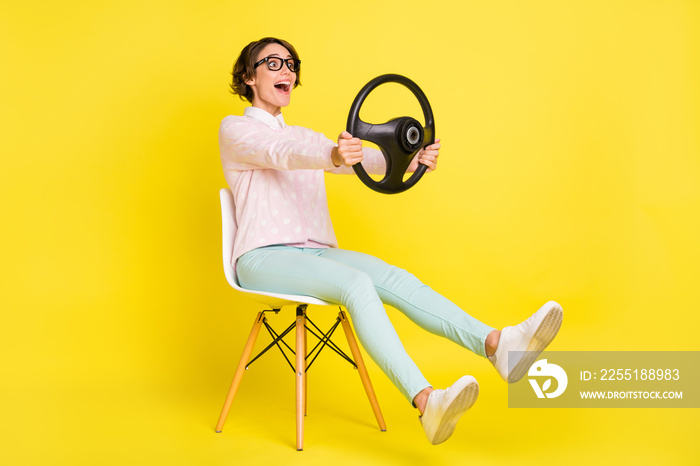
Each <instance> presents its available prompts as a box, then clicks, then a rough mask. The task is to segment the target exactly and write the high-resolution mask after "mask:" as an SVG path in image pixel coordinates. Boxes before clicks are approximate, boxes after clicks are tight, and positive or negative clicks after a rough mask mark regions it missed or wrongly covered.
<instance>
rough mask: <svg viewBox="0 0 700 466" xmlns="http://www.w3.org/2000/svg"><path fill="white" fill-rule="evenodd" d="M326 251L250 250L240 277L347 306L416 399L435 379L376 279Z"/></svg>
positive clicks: (375, 353)
mask: <svg viewBox="0 0 700 466" xmlns="http://www.w3.org/2000/svg"><path fill="white" fill-rule="evenodd" d="M323 251H325V250H323V249H313V250H308V249H300V248H293V247H288V246H275V247H267V248H260V249H256V250H253V251H250V252H248V253H246V254H244V255H243V256H241V257H240V258H239V259H238V262H237V265H236V271H237V274H238V280H239V282H240V284H241V286H242V287H244V288H247V289H251V290H260V291H270V292H277V293H289V294H301V295H308V296H316V297H318V298H321V299H324V300H327V301H331V302H335V303H338V304H342V305H343V306H345V308H346V309H347V310H348V313H349V314H350V316H351V318H352V322H353V324H354V326H355V331H356V333H357V336H358V338H359V340H360V343H361V344H362V346H363V347H364V348H365V350H366V351H367V353H368V354H369V356H370V357H371V358H372V360H374V362H375V363H376V364H377V365H378V366H379V367H380V368H381V369H382V371H384V373H385V374H386V375H387V376H388V377H389V379H390V380H391V381H392V382H393V383H394V385H395V386H396V387H397V388H398V389H399V391H401V393H402V394H403V395H404V396H405V397H406V398H407V399H408V400H409V402H411V403H412V402H413V398H415V396H416V395H417V394H418V393H419V392H420V391H421V390H423V389H424V388H427V387H429V386H430V383H428V381H427V380H426V379H425V377H424V376H423V374H422V373H421V372H420V370H419V369H418V367H417V366H416V364H415V363H414V362H413V360H412V359H411V358H410V357H409V356H408V354H407V353H406V350H405V349H404V347H403V345H402V344H401V341H400V340H399V336H398V335H397V333H396V330H395V329H394V327H393V325H392V324H391V321H390V320H389V318H388V316H387V314H386V310H385V309H384V306H383V304H382V301H381V299H380V298H379V296H378V295H377V292H376V290H375V286H374V283H373V282H372V279H371V278H370V276H369V275H367V274H366V273H365V272H362V271H360V270H357V269H355V268H353V267H351V266H348V265H346V264H343V263H341V262H338V261H335V260H332V259H328V258H324V257H320V254H321V253H322V252H323Z"/></svg>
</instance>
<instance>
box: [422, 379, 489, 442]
mask: <svg viewBox="0 0 700 466" xmlns="http://www.w3.org/2000/svg"><path fill="white" fill-rule="evenodd" d="M478 396H479V384H478V383H477V381H476V379H475V378H474V377H472V376H471V375H465V376H464V377H462V378H461V379H459V380H458V381H456V382H455V383H454V384H453V385H452V386H451V387H449V388H446V389H445V390H434V391H433V392H432V393H431V394H430V396H429V397H428V402H427V403H426V405H425V411H423V415H422V416H419V417H418V419H419V420H420V422H421V424H422V425H423V430H424V431H425V435H426V436H427V437H428V441H429V442H430V443H432V444H433V445H437V444H439V443H442V442H444V441H445V440H447V439H448V438H450V436H451V435H452V432H454V430H455V427H456V426H457V421H459V418H460V417H462V415H463V414H464V413H466V412H467V410H468V409H469V408H471V407H472V405H474V403H475V402H476V398H477V397H478Z"/></svg>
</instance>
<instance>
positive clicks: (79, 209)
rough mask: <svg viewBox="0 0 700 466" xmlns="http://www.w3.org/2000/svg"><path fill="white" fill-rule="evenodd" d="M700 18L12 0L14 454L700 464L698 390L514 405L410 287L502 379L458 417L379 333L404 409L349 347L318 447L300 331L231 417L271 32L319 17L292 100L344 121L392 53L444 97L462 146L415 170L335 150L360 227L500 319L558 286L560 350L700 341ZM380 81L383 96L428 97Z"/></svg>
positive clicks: (5, 242)
mask: <svg viewBox="0 0 700 466" xmlns="http://www.w3.org/2000/svg"><path fill="white" fill-rule="evenodd" d="M699 31H700V2H697V1H695V0H687V1H680V0H674V1H671V0H668V1H664V0H656V1H652V0H630V1H622V0H604V1H559V0H551V1H537V0H533V1H527V2H525V1H492V2H476V1H466V2H456V1H445V0H433V1H430V2H416V1H398V0H392V1H387V2H378V1H366V0H357V1H354V2H349V3H338V4H336V3H334V2H328V1H320V0H319V1H302V2H279V1H274V2H273V1H256V2H239V1H230V0H229V1H198V2H185V1H172V0H171V1H145V2H144V1H135V0H134V1H127V0H125V1H113V0H105V1H99V2H80V1H75V0H69V1H64V2H57V1H43V2H41V1H40V2H34V3H32V2H14V3H13V4H11V5H10V4H6V5H3V7H2V11H1V13H0V60H1V63H2V72H0V96H1V101H2V104H1V108H2V119H1V120H0V154H1V156H2V164H1V165H0V195H1V199H2V223H3V226H2V229H0V257H2V276H1V277H0V306H1V310H2V322H1V323H0V332H1V334H0V349H1V353H0V354H2V379H1V381H2V382H1V383H0V409H1V411H0V419H1V420H0V444H1V445H0V463H2V464H8V465H15V464H106V465H112V464H114V465H121V464H161V463H162V464H166V463H167V464H222V465H223V464H271V463H272V462H276V463H277V464H301V463H303V464H328V463H329V462H332V463H331V464H445V465H447V464H511V463H514V462H517V463H519V464H537V465H540V464H547V463H550V462H553V461H557V462H567V463H571V464H576V463H582V464H585V463H597V464H615V463H618V462H619V463H629V464H697V463H698V462H699V461H700V458H699V454H698V448H697V441H696V436H697V435H696V433H695V431H696V428H697V411H696V410H693V409H685V410H672V409H669V410H652V409H648V410H642V409H602V410H588V411H586V410H546V409H540V410H534V409H531V410H527V409H523V410H516V409H508V408H507V405H506V398H507V397H506V394H507V391H506V386H505V384H504V383H502V382H501V381H500V379H499V378H498V376H497V375H496V373H495V371H494V370H493V369H492V368H491V366H490V365H489V364H488V362H486V361H485V360H482V359H480V358H478V357H476V356H474V355H472V354H470V353H469V352H467V351H465V350H462V349H460V348H459V347H457V346H455V345H453V344H451V343H449V342H446V341H443V340H441V339H439V338H437V337H434V336H432V335H429V334H427V333H425V332H424V331H422V330H420V329H417V328H416V327H415V326H413V325H412V324H411V323H410V322H408V321H407V320H406V319H405V318H404V317H403V316H401V315H400V314H399V313H398V312H397V311H395V310H390V311H389V312H390V316H391V317H392V319H393V320H394V322H395V325H396V327H397V329H398V331H399V334H400V335H401V336H402V339H403V341H404V344H405V346H406V347H407V349H408V351H409V353H410V354H411V355H412V356H414V358H415V360H416V362H417V363H418V365H419V366H420V367H421V368H422V369H423V371H424V373H425V375H426V376H427V377H428V379H429V380H431V381H432V382H433V383H434V384H435V385H436V386H437V387H444V386H446V385H449V384H450V383H452V381H454V380H455V379H456V378H457V377H459V376H461V375H463V374H465V373H470V374H472V375H475V376H476V377H477V379H478V380H479V381H480V384H481V397H480V399H479V401H478V403H477V404H476V405H475V407H474V408H473V409H472V410H471V411H470V412H469V413H468V415H467V416H466V417H465V418H464V419H463V420H462V422H461V423H460V425H459V427H458V429H457V431H456V432H455V435H454V437H453V438H452V439H451V440H450V441H449V442H448V443H446V444H444V445H442V446H440V447H432V446H430V445H429V444H428V443H427V442H426V441H425V439H424V437H423V433H422V430H421V429H420V426H419V424H418V421H417V420H416V415H417V413H416V411H415V410H413V409H411V408H409V407H408V405H407V403H406V402H405V400H404V399H403V398H402V397H401V396H400V395H399V393H398V391H397V390H396V389H395V388H394V387H393V386H391V384H390V383H389V382H388V380H387V379H386V377H384V376H383V374H381V373H380V372H379V371H378V369H377V367H376V366H375V365H374V364H373V363H371V362H370V363H369V368H370V374H371V376H372V378H373V382H374V385H375V388H376V390H377V393H378V396H379V400H380V404H381V406H382V409H383V411H384V415H385V417H386V420H387V424H388V427H389V430H388V432H386V433H380V432H378V430H377V429H376V426H375V425H374V420H373V417H372V414H371V411H370V409H369V404H368V403H367V401H366V399H365V397H364V394H363V392H362V390H361V386H360V382H359V378H358V377H357V376H356V374H355V372H354V371H353V370H352V369H351V368H350V366H346V365H345V364H344V363H342V364H341V362H340V361H335V360H334V359H333V358H332V357H331V356H330V354H328V355H326V356H325V357H324V356H322V357H321V358H320V359H319V361H318V362H317V363H316V366H315V367H314V368H313V369H312V371H311V373H310V376H309V377H310V383H311V387H310V399H309V416H308V418H307V433H306V450H305V451H304V452H303V453H297V452H296V451H295V450H294V446H293V445H294V444H293V442H294V420H293V419H294V401H293V400H294V390H293V376H292V373H291V371H289V370H288V368H286V363H284V361H283V360H281V358H280V359H279V360H278V359H277V358H273V357H272V356H271V357H269V358H267V359H263V360H261V361H260V362H259V363H256V364H257V366H253V368H251V370H250V371H248V372H246V376H245V377H244V380H243V384H242V386H241V389H240V391H239V394H238V398H237V400H236V402H235V404H234V410H233V412H232V414H231V416H230V417H229V420H228V424H227V426H226V428H225V430H224V433H223V434H218V435H217V434H214V433H213V426H214V423H215V421H216V418H217V416H218V413H219V409H220V407H221V404H222V402H223V398H224V395H225V392H226V390H227V389H228V384H229V382H230V379H231V376H232V374H233V370H234V367H235V363H236V362H237V359H238V356H239V354H240V351H241V349H242V347H243V343H244V341H245V338H246V336H247V334H248V332H249V329H250V327H251V325H252V322H253V317H254V313H255V311H256V307H255V306H254V304H253V303H252V302H251V301H249V300H248V299H247V298H245V297H242V296H239V295H237V294H236V293H235V292H233V291H232V290H231V289H230V288H229V287H228V285H227V284H226V282H225V280H224V277H223V273H222V267H221V256H220V214H219V204H218V189H219V188H221V187H223V186H225V184H224V179H223V175H222V173H221V167H220V162H219V155H218V145H217V130H218V124H219V121H220V120H221V118H222V117H224V116H225V115H228V114H240V113H241V112H242V111H243V108H244V107H245V104H244V103H243V102H241V101H240V100H238V99H237V98H235V97H233V96H231V95H230V94H228V93H227V85H228V80H229V72H230V68H231V64H232V63H233V61H234V59H235V58H236V56H237V54H238V52H239V51H240V50H241V49H242V48H243V46H245V45H246V44H247V43H248V42H249V41H251V40H255V39H258V38H261V37H263V36H266V35H276V36H279V37H282V38H284V39H287V40H289V41H290V42H292V43H293V44H294V45H295V47H297V49H298V51H299V53H300V54H301V59H302V61H303V66H302V69H303V74H302V81H303V85H302V86H301V87H299V88H297V89H296V90H295V91H294V93H293V97H292V105H291V107H289V109H287V110H285V118H286V119H287V122H288V123H290V124H300V125H304V126H308V127H311V128H313V129H315V130H317V131H322V132H324V133H325V134H326V135H328V136H329V137H331V138H335V137H336V136H337V134H338V133H339V132H340V131H341V130H342V129H343V128H344V126H345V120H346V118H347V111H348V109H349V106H350V104H351V102H352V99H353V98H354V96H355V94H356V93H357V91H359V89H360V88H361V87H362V85H364V84H365V83H366V82H367V81H369V80H370V79H371V78H373V77H375V76H377V75H379V74H383V73H388V72H393V73H400V74H404V75H407V76H409V77H410V78H412V79H413V80H415V81H416V82H417V83H418V84H419V85H420V86H421V87H422V88H423V90H424V91H425V93H426V94H427V95H428V98H429V99H430V102H431V104H432V106H433V110H434V112H435V118H436V127H437V132H438V136H439V137H441V138H442V139H443V149H442V151H441V155H440V165H439V169H438V171H436V172H435V173H432V174H429V175H428V176H426V177H425V178H424V179H423V180H422V181H421V182H420V183H419V184H418V185H417V186H416V187H415V188H414V189H412V190H411V191H409V192H407V193H404V194H401V195H397V196H385V195H380V194H377V193H374V192H373V191H370V190H369V189H367V188H365V187H364V186H363V185H362V184H361V183H360V182H359V181H358V180H357V179H356V177H354V176H348V177H339V176H335V177H333V176H329V177H328V179H327V184H328V193H329V199H330V203H331V209H332V211H333V212H334V221H335V227H336V231H337V232H338V237H339V240H340V242H341V244H342V245H343V246H344V247H346V248H351V249H359V250H362V251H365V252H369V253H372V254H376V255H379V256H380V257H383V258H384V259H386V260H387V261H390V262H393V263H395V264H397V265H400V266H403V267H406V268H408V269H409V270H411V271H413V272H414V273H416V274H417V275H418V276H419V277H420V278H422V279H423V280H424V281H426V282H427V283H429V284H430V285H431V286H433V287H434V288H435V289H437V290H438V291H440V292H442V293H444V294H445V295H447V296H448V297H450V298H451V299H452V300H453V301H455V302H457V303H458V304H460V305H461V306H463V307H464V308H465V309H466V310H468V311H469V312H471V313H472V314H473V315H475V316H476V317H478V318H480V319H482V320H484V321H485V322H487V323H489V324H491V325H493V326H496V327H502V326H504V325H512V324H514V323H517V322H519V321H521V320H522V319H524V318H526V317H527V316H529V315H530V313H531V312H533V311H534V310H536V309H537V308H538V307H539V306H540V305H541V304H542V303H543V302H545V301H547V300H549V299H555V300H557V301H559V302H560V303H561V304H562V305H563V307H564V309H565V322H564V326H563V328H562V330H561V332H560V334H559V336H558V338H557V340H556V341H555V343H554V344H553V345H552V347H551V348H552V349H555V350H659V351H668V350H700V343H698V338H697V329H698V325H699V324H700V318H699V317H698V315H699V314H700V306H699V304H698V303H699V302H700V292H699V291H698V290H699V289H700V287H698V286H697V281H698V272H699V268H698V261H699V260H700V246H699V245H698V236H699V235H698V233H699V226H700V221H699V219H698V217H699V216H698V213H699V212H700V136H699V135H698V128H700V84H699V83H700V37H699V35H700V32H699ZM374 100H375V104H374V107H372V106H370V107H371V108H369V109H368V112H369V113H368V115H371V116H372V118H375V115H376V118H377V121H376V122H381V121H380V119H381V118H390V117H395V116H400V115H402V114H403V111H402V108H403V107H402V106H404V105H408V106H409V108H413V107H410V106H411V105H415V104H411V103H410V102H409V101H410V97H408V96H406V95H404V94H402V93H401V90H400V89H398V90H396V89H387V90H385V91H382V92H379V93H378V94H377V96H376V97H375V99H374ZM382 112H383V114H382V115H380V113H382ZM413 116H420V115H415V114H414V115H413ZM285 314H286V315H284V316H282V315H281V316H279V317H277V318H272V319H271V321H272V322H273V325H277V326H278V327H279V326H282V325H283V323H284V324H285V325H286V322H287V321H288V320H289V319H291V310H288V311H286V312H285ZM334 314H335V312H334V311H333V310H332V309H324V308H320V309H317V310H315V311H314V310H313V309H312V310H311V315H312V316H316V319H315V320H316V321H318V322H317V323H326V322H328V323H330V322H332V321H333V316H334ZM282 322H283V323H282ZM260 346H261V344H259V345H258V347H260ZM668 364H669V367H672V365H673V360H672V359H670V358H669V361H668Z"/></svg>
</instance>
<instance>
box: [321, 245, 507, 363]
mask: <svg viewBox="0 0 700 466" xmlns="http://www.w3.org/2000/svg"><path fill="white" fill-rule="evenodd" d="M322 257H325V258H328V259H332V260H335V261H338V262H342V263H344V264H346V265H348V266H350V267H353V268H355V269H358V270H362V271H363V272H365V273H367V274H368V275H369V276H370V277H371V278H372V281H373V283H374V286H375V288H376V290H377V293H378V295H379V297H380V299H381V300H382V301H383V302H385V303H386V304H388V305H390V306H392V307H394V308H396V309H398V310H399V311H401V312H402V313H404V314H405V315H406V316H407V317H408V318H409V319H411V320H412V321H413V322H415V323H416V324H418V325H419V326H420V327H422V328H424V329H425V330H427V331H429V332H431V333H434V334H436V335H440V336H442V337H445V338H448V339H449V340H451V341H453V342H455V343H457V344H459V345H461V346H463V347H464V348H467V349H469V350H471V351H473V352H474V353H476V354H478V355H480V356H484V357H486V348H485V342H486V337H487V336H488V334H489V333H491V332H492V331H493V330H495V329H494V328H493V327H490V326H488V325H486V324H484V323H482V322H480V321H478V320H477V319H475V318H474V317H472V316H470V315H469V314H467V313H466V312H464V311H463V310H462V309H460V308H459V307H458V306H457V305H455V304H454V303H453V302H451V301H450V300H448V299H447V298H445V297H443V296H442V295H440V294H439V293H437V292H435V291H434V290H432V289H431V288H430V287H429V286H427V285H424V284H423V283H421V281H420V280H418V279H417V278H416V277H415V276H414V275H412V274H410V273H409V272H407V271H405V270H403V269H400V268H398V267H395V266H393V265H389V264H387V263H386V262H384V261H382V260H381V259H377V258H376V257H373V256H370V255H367V254H363V253H360V252H355V251H348V250H343V249H335V248H334V249H327V250H324V251H323V254H322Z"/></svg>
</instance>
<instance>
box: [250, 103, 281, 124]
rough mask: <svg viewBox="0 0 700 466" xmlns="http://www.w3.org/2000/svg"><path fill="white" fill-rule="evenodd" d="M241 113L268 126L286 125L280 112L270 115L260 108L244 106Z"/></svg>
mask: <svg viewBox="0 0 700 466" xmlns="http://www.w3.org/2000/svg"><path fill="white" fill-rule="evenodd" d="M243 115H244V116H248V117H251V118H255V119H256V120H259V121H262V122H263V123H265V124H266V125H267V126H269V127H270V128H285V127H286V126H287V123H285V121H284V117H283V116H282V114H281V113H280V114H279V115H277V116H272V115H270V114H269V113H267V112H266V111H265V110H263V109H262V108H258V107H246V108H245V110H244V111H243Z"/></svg>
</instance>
